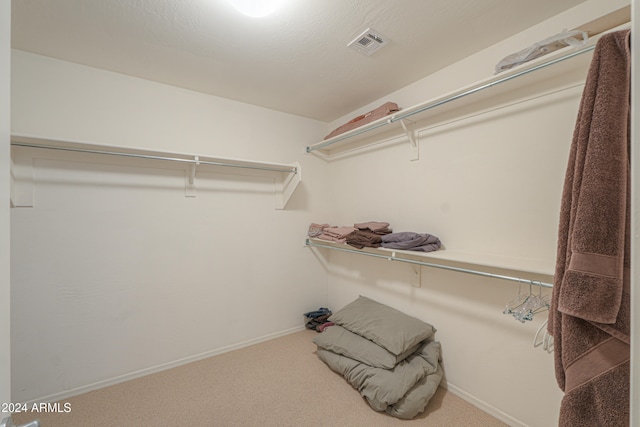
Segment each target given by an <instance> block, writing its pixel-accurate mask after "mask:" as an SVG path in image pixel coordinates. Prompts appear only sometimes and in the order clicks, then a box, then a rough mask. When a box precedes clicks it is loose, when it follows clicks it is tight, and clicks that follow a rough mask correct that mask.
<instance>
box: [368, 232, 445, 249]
mask: <svg viewBox="0 0 640 427" xmlns="http://www.w3.org/2000/svg"><path fill="white" fill-rule="evenodd" d="M381 237H382V247H383V248H388V249H400V250H405V251H422V252H432V251H437V250H438V249H440V247H441V246H442V244H441V243H440V239H438V238H437V237H436V236H433V235H431V234H427V233H414V232H412V231H402V232H399V233H390V234H385V235H384V236H381Z"/></svg>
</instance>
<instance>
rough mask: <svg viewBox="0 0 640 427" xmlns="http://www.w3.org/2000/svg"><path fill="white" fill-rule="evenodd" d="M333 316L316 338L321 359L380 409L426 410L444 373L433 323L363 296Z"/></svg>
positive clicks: (409, 413)
mask: <svg viewBox="0 0 640 427" xmlns="http://www.w3.org/2000/svg"><path fill="white" fill-rule="evenodd" d="M329 321H331V322H332V323H334V325H333V326H330V327H327V328H325V329H324V331H323V332H322V333H321V334H318V335H317V336H316V337H314V339H313V342H314V343H315V344H316V345H317V346H318V350H317V355H318V358H319V359H320V360H322V361H323V362H325V363H326V364H327V365H328V366H329V368H331V369H332V370H333V371H335V372H337V373H339V374H341V375H342V376H343V377H344V378H345V380H347V382H349V384H351V385H352V386H353V387H354V388H355V389H357V390H358V391H359V392H360V394H361V395H362V396H363V397H364V398H365V399H366V400H367V402H368V403H369V405H370V406H371V408H373V409H374V410H376V411H379V412H382V411H385V412H387V413H388V414H389V415H392V416H394V417H397V418H402V419H412V418H414V417H415V416H417V415H418V414H420V413H421V412H423V411H424V409H425V408H426V406H427V404H428V403H429V400H431V398H432V397H433V395H434V394H435V392H436V390H437V389H438V385H439V384H440V381H441V380H442V376H443V371H442V367H441V366H440V361H441V357H440V343H439V342H436V341H434V334H435V331H436V330H435V328H434V327H433V326H432V325H430V324H428V323H426V322H423V321H421V320H419V319H416V318H415V317H411V316H408V315H406V314H404V313H402V312H400V311H398V310H396V309H394V308H391V307H389V306H386V305H384V304H380V303H378V302H376V301H373V300H371V299H369V298H366V297H363V296H360V297H359V298H358V299H356V300H355V301H353V302H351V303H350V304H348V305H347V306H345V307H344V308H342V309H341V310H339V311H337V312H336V313H334V314H332V315H331V316H330V317H329Z"/></svg>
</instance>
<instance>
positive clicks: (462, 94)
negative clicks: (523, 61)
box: [307, 45, 595, 153]
mask: <svg viewBox="0 0 640 427" xmlns="http://www.w3.org/2000/svg"><path fill="white" fill-rule="evenodd" d="M594 49H595V45H590V46H587V47H585V48H582V49H580V50H577V51H574V52H571V53H568V54H566V55H564V56H561V57H558V58H555V59H552V60H550V61H547V62H543V63H541V64H538V65H535V66H533V67H531V68H527V69H525V70H522V71H518V72H516V73H514V74H510V75H508V76H505V77H503V78H501V79H498V80H494V81H491V82H488V83H485V84H482V85H479V86H476V87H473V88H471V89H468V90H466V91H464V92H460V93H457V94H455V95H451V96H449V97H447V98H444V99H441V100H438V101H434V102H430V103H428V104H425V105H423V106H421V107H414V108H412V109H407V110H406V111H400V112H398V113H396V114H394V115H392V116H390V117H389V118H387V119H386V120H383V121H380V122H377V123H376V122H374V123H372V124H371V125H370V126H366V125H365V126H363V127H362V128H361V129H356V130H354V131H352V132H349V133H345V134H344V135H342V136H338V137H335V139H332V140H329V141H326V142H322V143H319V144H315V145H312V146H308V147H307V153H311V152H312V151H315V150H320V149H322V148H325V147H328V146H329V145H332V144H335V143H337V142H340V141H343V140H345V139H348V138H351V137H354V136H356V135H360V134H363V133H366V132H369V131H372V130H374V129H377V128H379V127H382V126H385V125H388V124H391V123H394V122H397V121H401V120H403V119H407V118H409V117H411V116H413V115H415V114H419V113H422V112H424V111H427V110H430V109H432V108H436V107H439V106H441V105H443V104H446V103H449V102H451V101H455V100H457V99H460V98H463V97H465V96H468V95H472V94H474V93H476V92H480V91H482V90H484V89H488V88H490V87H493V86H496V85H499V84H500V83H504V82H507V81H510V80H513V79H515V78H518V77H521V76H524V75H525V74H529V73H531V72H534V71H537V70H540V69H542V68H546V67H548V66H550V65H553V64H557V63H558V62H562V61H565V60H567V59H570V58H573V57H575V56H578V55H581V54H583V53H586V52H589V51H592V50H594Z"/></svg>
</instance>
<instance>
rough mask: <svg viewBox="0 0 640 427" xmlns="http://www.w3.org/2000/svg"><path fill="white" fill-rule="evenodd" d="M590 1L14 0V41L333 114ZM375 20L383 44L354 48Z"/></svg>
mask: <svg viewBox="0 0 640 427" xmlns="http://www.w3.org/2000/svg"><path fill="white" fill-rule="evenodd" d="M583 1H585V0H536V1H531V0H286V3H285V5H284V6H283V7H282V8H281V9H280V10H279V11H277V12H276V13H275V14H274V15H272V16H269V17H266V18H260V19H259V18H249V17H245V16H243V15H241V14H239V13H238V12H237V11H236V10H235V9H233V8H232V7H231V6H230V5H229V4H228V3H227V2H226V1H224V0H12V3H11V8H12V45H13V47H14V48H15V49H20V50H24V51H28V52H33V53H37V54H41V55H46V56H51V57H54V58H60V59H64V60H67V61H71V62H76V63H79V64H84V65H89V66H92V67H97V68H102V69H105V70H110V71H115V72H118V73H123V74H127V75H131V76H136V77H142V78H145V79H149V80H154V81H158V82H163V83H167V84H170V85H174V86H179V87H183V88H188V89H193V90H196V91H200V92H204V93H209V94H212V95H217V96H221V97H224V98H230V99H234V100H238V101H242V102H247V103H251V104H254V105H258V106H262V107H266V108H271V109H275V110H279V111H284V112H288V113H292V114H297V115H300V116H304V117H310V118H314V119H317V120H321V121H327V122H329V121H332V120H335V119H336V118H338V117H341V116H343V115H345V114H348V113H349V112H351V111H354V110H356V109H357V108H359V107H362V106H363V105H366V104H368V103H370V102H373V101H375V100H376V99H379V98H381V97H383V96H384V95H386V94H389V93H391V92H393V91H395V90H398V89H400V88H402V87H403V86H406V85H408V84H410V83H412V82H414V81H416V80H418V79H420V78H422V77H424V76H426V75H428V74H430V73H432V72H434V71H437V70H439V69H441V68H443V67H445V66H447V65H448V64H451V63H453V62H456V61H458V60H460V59H462V58H464V57H466V56H468V55H470V54H472V53H474V52H477V51H478V50H481V49H483V48H485V47H488V46H490V45H492V44H494V43H496V42H498V41H500V40H502V39H504V38H507V37H509V36H511V35H513V34H515V33H517V32H520V31H522V30H524V29H526V28H528V27H530V26H532V25H535V24H536V23H538V22H541V21H543V20H545V19H547V18H549V17H551V16H553V15H556V14H558V13H559V12H561V11H564V10H566V9H569V8H571V7H573V6H575V5H577V4H579V3H582V2H583ZM367 27H371V28H373V29H375V30H377V31H379V32H380V33H382V34H384V35H386V36H387V37H388V38H390V39H391V42H390V43H389V44H388V45H387V46H386V47H384V48H383V49H381V50H380V51H378V52H377V53H375V54H373V55H372V56H365V55H362V54H360V53H358V52H356V51H354V50H352V49H348V48H347V44H348V43H349V42H351V41H352V40H353V39H354V38H355V37H357V36H358V35H359V34H360V33H362V31H364V30H365V29H366V28H367ZM560 30H562V29H559V31H560Z"/></svg>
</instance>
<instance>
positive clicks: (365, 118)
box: [324, 102, 400, 139]
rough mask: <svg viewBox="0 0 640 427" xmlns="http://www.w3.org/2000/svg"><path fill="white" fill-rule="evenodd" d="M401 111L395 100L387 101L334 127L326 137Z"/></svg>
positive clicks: (331, 136)
mask: <svg viewBox="0 0 640 427" xmlns="http://www.w3.org/2000/svg"><path fill="white" fill-rule="evenodd" d="M397 111H400V107H398V104H396V103H395V102H385V103H384V104H382V105H381V106H379V107H378V108H376V109H374V110H371V111H369V112H367V113H364V114H361V115H359V116H358V117H354V118H353V119H351V120H349V121H348V122H347V123H345V124H343V125H342V126H340V127H338V128H336V129H334V130H333V131H332V132H331V133H330V134H329V135H327V136H325V137H324V139H329V138H333V137H334V136H338V135H340V134H341V133H345V132H347V131H350V130H352V129H355V128H359V127H360V126H362V125H366V124H367V123H371V122H373V121H375V120H378V119H380V118H382V117H385V116H388V115H389V114H391V113H395V112H397Z"/></svg>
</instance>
